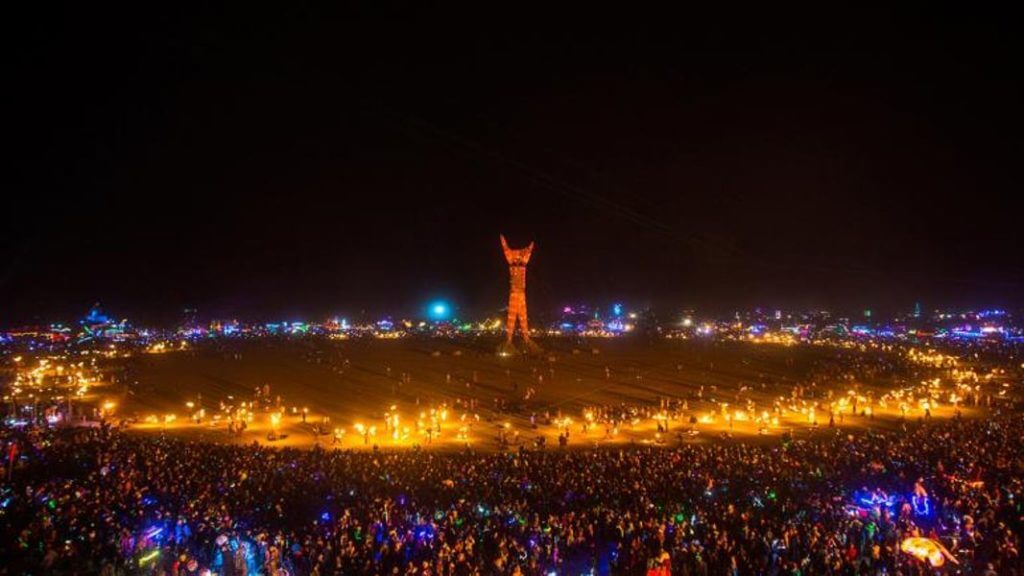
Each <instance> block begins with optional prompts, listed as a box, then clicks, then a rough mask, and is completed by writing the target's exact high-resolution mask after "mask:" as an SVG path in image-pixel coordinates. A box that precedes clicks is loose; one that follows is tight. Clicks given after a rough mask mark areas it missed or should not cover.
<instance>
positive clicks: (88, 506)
mask: <svg viewBox="0 0 1024 576" xmlns="http://www.w3.org/2000/svg"><path fill="white" fill-rule="evenodd" d="M2 434H3V440H4V446H5V457H6V456H8V455H9V454H10V446H11V444H12V443H16V444H17V447H18V449H17V450H18V451H17V454H16V455H15V462H16V465H15V466H13V469H12V470H10V474H11V480H9V481H8V480H6V479H5V482H4V483H3V484H2V486H3V491H2V494H0V506H2V507H0V526H2V528H0V530H2V531H3V539H2V540H0V557H2V558H3V561H2V562H0V573H5V574H96V573H99V574H170V575H173V576H179V575H193V574H195V575H198V574H221V575H253V574H270V575H278V574H321V575H322V574H381V575H384V574H418V575H459V576H464V575H471V574H494V575H504V574H544V575H546V574H550V573H557V574H572V575H577V574H590V573H594V574H602V573H613V574H647V573H652V572H653V573H659V574H667V573H669V572H671V573H672V574H683V575H694V576H704V575H718V574H727V575H740V574H765V575H794V576H795V575H810V574H832V575H840V574H870V575H881V574H886V575H895V574H903V575H915V574H932V573H935V572H937V571H941V572H942V573H947V574H957V573H962V574H982V575H985V576H990V575H995V574H1000V575H1015V574H1016V575H1020V574H1024V562H1022V560H1021V558H1020V536H1019V534H1020V529H1021V525H1022V522H1021V521H1022V514H1024V512H1022V499H1024V485H1022V484H1024V469H1022V468H1024V419H1022V418H1020V415H1019V414H1015V415H1012V416H1010V415H1003V416H999V415H996V416H993V417H991V418H989V419H986V420H960V419H955V420H949V421H945V422H940V421H930V422H918V423H912V424H910V425H909V427H908V428H907V430H905V431H903V430H894V431H889V432H869V433H860V434H858V435H856V436H850V435H848V434H847V433H846V432H841V431H837V430H827V431H825V430H823V431H820V432H819V433H816V434H815V435H812V436H807V435H804V436H801V437H798V438H786V439H782V440H779V439H775V440H771V441H765V442H758V443H739V442H729V443H719V444H690V445H683V446H680V447H678V448H656V447H643V448H638V447H629V448H621V449H619V448H604V449H597V450H587V449H560V448H557V447H555V448H547V449H538V450H525V449H520V450H519V451H517V452H505V453H473V452H462V453H443V452H428V451H419V450H407V451H374V452H368V451H363V452H353V451H340V450H323V449H316V450H293V449H275V448H269V447H262V446H246V447H239V446H229V445H217V444H209V443H196V442H189V441H185V440H180V439H172V438H163V437H158V436H144V435H134V434H126V433H123V432H121V431H118V430H116V429H109V428H101V429H79V430H65V431H52V430H22V431H17V432H15V431H12V430H4V431H3V433H2ZM912 496H917V497H918V498H917V499H916V500H915V499H912ZM912 504H913V505H912ZM908 536H924V537H929V538H933V539H935V540H937V541H939V542H941V543H942V544H943V545H944V546H945V547H946V548H947V549H948V551H949V553H950V555H951V557H952V559H951V560H950V561H948V562H947V563H946V565H945V566H944V567H942V568H941V569H935V568H933V567H930V566H928V565H927V564H926V563H925V562H923V561H922V560H919V559H917V558H915V557H912V556H909V555H907V554H905V553H901V552H900V551H899V543H900V542H901V541H902V539H903V538H905V537H908ZM953 559H955V562H956V563H954V560H953Z"/></svg>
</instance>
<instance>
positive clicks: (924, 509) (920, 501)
mask: <svg viewBox="0 0 1024 576" xmlns="http://www.w3.org/2000/svg"><path fill="white" fill-rule="evenodd" d="M910 503H911V504H913V506H914V513H915V514H917V515H918V516H927V515H928V514H929V513H931V504H930V503H929V502H928V496H918V495H916V494H915V495H913V496H911V497H910Z"/></svg>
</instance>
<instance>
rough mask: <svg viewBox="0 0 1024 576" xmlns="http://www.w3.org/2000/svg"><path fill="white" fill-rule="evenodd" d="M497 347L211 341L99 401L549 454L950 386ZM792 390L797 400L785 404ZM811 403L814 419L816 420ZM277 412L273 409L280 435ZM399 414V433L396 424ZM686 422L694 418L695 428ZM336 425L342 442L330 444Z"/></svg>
mask: <svg viewBox="0 0 1024 576" xmlns="http://www.w3.org/2000/svg"><path fill="white" fill-rule="evenodd" d="M496 343H497V341H495V340H492V339H465V340H449V339H427V338H423V339H418V338H411V337H410V338H403V339H396V340H385V339H350V340H328V339H322V338H309V339H280V340H274V339H269V340H252V341H245V340H232V341H219V342H217V341H211V342H205V343H202V344H199V345H196V346H194V347H193V348H192V349H189V350H185V351H175V352H168V353H164V354H145V355H141V356H138V357H134V358H130V359H124V360H122V361H121V362H122V364H120V365H119V366H118V372H117V374H116V383H115V384H113V385H111V386H109V387H108V388H107V390H106V391H105V393H107V394H108V396H109V397H110V398H111V400H112V401H115V402H116V403H117V405H118V408H117V413H116V418H118V419H120V418H127V419H131V420H134V421H135V423H134V424H132V425H131V426H132V427H133V428H134V429H136V430H138V431H140V432H144V433H168V434H180V435H185V436H188V437H194V438H202V439H204V440H207V441H217V442H238V443H242V442H245V443H248V442H253V441H257V442H270V440H269V439H268V434H270V432H271V431H272V430H276V432H277V433H278V434H277V435H278V436H280V438H278V439H275V440H273V443H274V444H275V445H281V446H312V445H314V444H320V445H322V446H324V447H328V448H330V447H343V448H369V447H371V446H373V445H378V446H379V447H380V448H382V449H383V448H391V447H412V446H420V447H423V448H428V449H430V448H433V449H437V448H449V449H457V448H462V447H465V446H467V445H469V446H472V447H473V448H475V449H494V448H498V447H499V443H498V438H499V437H500V436H504V437H505V438H506V439H508V440H509V442H510V443H511V445H512V446H513V447H514V446H516V445H518V444H524V445H532V444H533V442H534V441H535V440H536V439H537V438H539V437H542V436H543V437H544V438H545V439H546V442H547V446H549V447H550V446H557V439H558V435H559V434H560V433H561V432H563V431H565V429H566V428H568V430H569V433H570V435H569V437H570V441H569V445H570V446H592V445H595V444H616V443H647V444H651V443H656V444H666V445H676V444H677V443H678V442H681V441H685V442H704V441H709V440H712V439H716V440H717V439H723V440H727V439H728V438H729V437H736V438H747V439H756V438H765V439H771V438H775V439H777V438H778V437H780V436H781V435H783V434H786V433H787V432H788V433H790V434H793V435H798V434H810V433H824V432H823V431H824V430H826V429H827V428H829V426H828V422H829V414H828V412H823V411H822V408H821V407H822V406H825V405H827V402H825V404H821V403H820V402H823V401H825V399H826V398H827V397H828V394H829V391H831V394H832V398H833V399H835V398H839V397H842V396H844V395H848V394H849V392H850V391H851V390H854V389H856V391H857V394H870V395H873V396H874V398H876V399H877V398H879V397H880V396H881V395H882V394H883V393H884V392H886V391H888V390H893V389H897V388H900V387H906V386H909V385H912V384H915V383H919V382H920V381H921V380H922V379H926V378H927V379H931V378H933V377H941V376H943V371H941V370H938V369H930V368H925V367H921V366H916V365H910V364H908V363H906V361H905V360H904V359H902V358H899V357H897V356H896V355H895V354H893V353H887V352H881V351H875V350H868V351H856V350H845V349H838V348H832V347H824V346H806V345H805V346H782V345H768V344H749V343H742V342H712V341H699V340H657V341H651V342H648V341H641V340H630V339H593V340H589V341H586V342H579V341H577V342H573V341H569V340H565V339H554V340H547V341H541V345H542V346H543V348H544V352H543V353H542V354H539V355H534V356H505V357H502V356H499V355H497V354H496V353H495V349H496ZM812 383H813V384H812ZM265 386H269V390H270V395H269V398H267V397H265V398H264V401H263V402H262V404H259V403H258V404H257V405H256V406H255V407H254V408H253V409H252V412H253V414H252V417H251V419H250V421H249V422H248V425H247V428H246V430H245V431H244V432H242V433H230V432H229V431H228V426H227V422H228V416H227V412H225V411H224V408H228V407H235V408H237V407H238V406H240V405H241V403H243V402H246V403H247V402H250V401H252V400H253V399H254V398H255V391H256V389H257V388H260V389H263V388H264V387H265ZM796 386H801V387H802V388H803V391H802V397H801V398H800V399H799V400H790V399H791V397H792V395H793V391H794V387H796ZM278 397H280V400H278ZM779 398H784V399H785V400H784V402H785V403H786V404H787V405H788V406H790V407H797V406H803V407H804V410H803V411H800V410H787V411H783V412H782V413H780V414H778V416H777V417H776V418H775V420H776V421H775V422H773V423H771V424H767V421H770V420H771V418H770V417H769V418H764V419H763V420H762V422H758V421H757V420H758V419H759V416H761V415H762V414H765V412H770V415H775V414H776V413H774V412H771V411H772V409H773V405H774V402H775V401H776V400H777V399H779ZM665 401H673V402H675V404H674V405H675V407H676V408H677V410H676V413H677V419H673V420H671V421H669V422H667V424H668V429H667V431H665V432H664V433H662V434H659V433H658V431H657V427H658V419H657V418H655V415H656V414H657V413H659V412H661V406H662V402H665ZM684 401H685V403H686V405H685V408H682V407H681V405H682V403H683V402H684ZM278 402H279V404H278ZM187 403H192V405H191V406H188V405H187ZM268 404H269V406H268ZM815 404H817V405H818V412H817V413H816V414H813V415H812V414H809V413H808V411H807V409H808V407H809V406H813V405H815ZM597 406H606V407H617V408H620V409H621V408H622V407H626V409H635V410H636V416H634V417H631V418H630V419H629V421H628V422H622V423H620V424H619V426H618V427H617V430H616V429H612V428H611V427H610V426H605V425H603V424H594V425H591V426H589V427H588V430H586V431H585V432H584V430H583V426H584V423H585V422H586V418H585V410H590V409H592V408H593V407H597ZM200 408H202V409H203V410H204V417H203V418H202V420H201V422H198V423H197V422H194V421H192V420H191V419H190V417H189V415H190V414H194V413H195V412H196V411H198V410H199V409H200ZM304 409H305V411H306V414H305V419H304V420H303V414H302V412H303V410H304ZM431 410H433V413H432V412H431ZM916 411H917V410H916V406H914V407H913V410H912V412H911V413H909V414H908V415H907V417H908V418H918V417H922V416H923V412H922V414H916V413H915V412H916ZM963 411H964V413H965V415H971V414H974V413H976V412H977V411H976V410H971V409H967V408H964V409H963ZM953 412H954V410H953V408H952V407H951V406H948V405H946V406H941V407H936V408H934V409H933V410H931V413H932V415H933V416H934V417H949V416H951V415H952V414H953ZM274 413H277V414H280V417H279V420H277V422H276V425H275V424H274V423H273V418H272V414H274ZM442 413H443V416H442ZM388 414H390V416H386V415H388ZM169 415H173V417H171V418H168V416H169ZM395 415H397V421H398V426H397V427H389V425H390V424H393V423H394V418H395ZM215 416H217V418H214V417H215ZM691 416H692V417H694V418H700V421H699V422H698V423H697V424H692V423H691V422H690V417H691ZM900 416H901V414H900V412H899V411H898V410H897V409H896V408H895V406H889V407H888V410H886V409H883V408H881V407H878V406H876V407H875V409H874V415H873V417H871V418H868V417H866V416H863V415H861V414H854V413H853V411H852V410H850V411H843V413H842V415H838V414H837V416H836V417H835V427H836V428H837V429H849V430H851V431H853V430H856V429H866V428H869V427H885V426H895V425H898V422H899V418H900ZM386 418H387V419H388V420H387V423H386V422H385V419H386ZM531 418H532V422H531ZM564 418H569V419H570V420H571V421H567V420H564ZM813 421H816V422H818V425H817V426H814V425H813ZM534 423H535V424H536V426H534V425H533V424H534ZM438 427H439V428H440V432H437V429H438ZM316 428H320V430H321V432H324V434H320V435H318V434H317V433H316ZM691 428H692V429H693V430H694V431H695V432H694V433H690V432H689V430H690V429H691ZM371 429H373V433H372V435H371V432H370V431H371ZM427 429H430V430H432V432H430V433H429V434H428V433H427ZM336 430H340V431H341V434H343V435H342V436H340V438H339V439H338V440H335V431H336ZM360 430H362V431H363V432H362V433H360ZM815 430H816V431H815ZM681 433H683V434H681Z"/></svg>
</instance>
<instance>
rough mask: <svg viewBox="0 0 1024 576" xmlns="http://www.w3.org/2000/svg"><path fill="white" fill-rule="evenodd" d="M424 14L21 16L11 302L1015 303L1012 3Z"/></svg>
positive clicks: (171, 306) (406, 306) (224, 305)
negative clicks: (798, 14) (507, 298)
mask: <svg viewBox="0 0 1024 576" xmlns="http://www.w3.org/2000/svg"><path fill="white" fill-rule="evenodd" d="M143 4H145V3H143ZM623 9H625V8H623ZM163 10H173V11H172V12H164V11H163ZM434 16H436V18H434V19H431V20H426V19H422V18H420V17H418V16H413V15H409V14H404V13H399V12H395V13H392V14H364V13H359V12H357V11H351V12H348V13H337V14H331V15H322V14H313V13H311V12H308V11H305V12H301V13H298V14H279V13H271V12H251V13H250V12H238V11H229V10H226V9H225V10H220V9H217V8H211V7H209V5H206V6H204V7H200V6H194V7H183V6H177V5H175V7H174V8H170V7H168V6H162V7H159V8H157V7H136V8H132V9H128V10H127V11H125V9H124V8H118V9H116V10H115V9H104V8H97V7H96V6H92V5H89V6H85V5H83V6H80V7H78V8H74V7H72V8H68V9H66V10H65V11H64V12H62V13H57V12H55V11H54V10H52V9H49V8H48V13H46V14H42V13H35V14H25V15H23V16H19V17H18V18H12V20H11V24H12V26H13V27H14V28H16V29H17V30H18V32H17V34H16V35H15V36H14V44H15V48H14V49H13V51H12V53H11V54H12V55H13V60H14V65H13V67H12V69H11V73H10V75H9V77H8V80H9V82H6V84H7V89H6V90H5V92H7V94H8V95H13V96H14V98H13V104H9V105H8V116H9V118H8V119H9V122H7V123H6V124H8V128H7V130H5V132H7V136H8V142H9V143H13V146H12V148H13V153H12V152H11V151H9V152H8V153H7V155H6V156H7V158H8V160H9V161H10V162H11V168H10V169H9V170H8V171H7V173H6V175H5V176H6V177H5V180H6V183H5V185H4V188H5V189H6V192H5V193H4V198H5V204H7V206H6V209H5V210H4V215H3V220H4V228H5V231H4V233H3V239H2V241H0V325H9V324H12V323H18V322H32V321H40V320H50V319H56V318H62V317H63V318H73V317H77V316H78V315H79V314H81V313H82V312H84V310H85V309H86V308H88V306H89V305H90V304H91V303H92V302H94V301H101V302H103V303H104V305H105V307H106V308H107V309H109V310H110V311H111V312H113V313H115V314H117V315H130V316H132V317H135V318H138V319H140V320H148V321H160V320H166V319H174V318H175V317H176V315H177V314H178V313H179V312H180V310H181V309H182V308H184V307H186V306H193V307H198V308H199V309H200V312H201V313H202V314H204V315H206V316H221V315H234V316H240V317H245V318H268V317H282V316H288V317H299V316H303V317H307V318H319V317H322V316H323V315H325V314H329V313H335V312H338V313H343V314H355V313H357V312H358V311H360V310H367V311H369V312H373V313H376V312H378V311H382V310H389V311H393V312H403V311H408V310H414V309H416V307H418V306H420V305H422V304H423V303H424V302H425V301H426V300H427V299H429V298H431V297H434V296H442V297H447V298H451V299H453V300H454V301H455V302H456V303H457V304H458V305H459V306H460V307H461V308H462V309H463V311H465V312H468V313H488V312H492V311H494V310H497V309H499V308H500V307H502V305H503V304H504V290H505V289H506V283H507V275H506V272H505V270H504V268H503V266H504V263H503V261H502V256H501V252H500V249H499V244H498V234H499V232H504V233H506V234H507V235H508V237H509V239H510V241H511V242H512V243H513V244H524V243H525V242H527V241H529V240H535V241H536V243H537V248H536V250H535V252H534V259H533V262H531V269H530V275H529V288H530V299H531V304H532V306H534V310H545V309H551V308H554V307H556V306H559V305H561V304H562V303H563V302H566V301H569V300H573V301H591V302H594V303H604V302H607V301H609V300H613V299H614V300H622V301H625V302H628V303H632V304H634V305H647V304H651V305H655V306H657V307H659V308H663V309H680V308H685V307H698V308H703V309H712V308H713V309H728V308H730V307H734V306H736V307H738V306H756V305H761V306H767V307H772V308H774V307H777V306H798V307H805V306H831V307H839V308H848V309H860V308H862V307H871V308H876V309H886V308H909V307H910V306H912V303H913V302H914V301H916V300H920V301H923V302H924V303H925V304H926V306H932V305H934V306H940V305H970V304H977V305H1007V306H1016V305H1020V304H1022V300H1024V296H1022V295H1024V257H1022V256H1021V254H1022V252H1024V250H1022V241H1021V232H1020V224H1021V211H1020V209H1019V208H1016V205H1017V204H1019V203H1020V201H1019V200H1018V199H1017V197H1019V196H1020V194H1021V192H1022V190H1024V187H1022V186H1021V184H1022V181H1021V180H1022V179H1021V173H1020V169H1021V158H1022V152H1024V149H1022V145H1021V135H1022V127H1024V123H1022V113H1021V105H1022V102H1024V99H1022V90H1021V88H1022V86H1021V77H1022V75H1021V73H1020V66H1019V61H1017V60H1015V59H1014V58H1015V57H1014V54H1015V52H1016V51H1017V49H1018V48H1019V46H1016V45H1014V44H1015V43H1017V41H1016V40H1015V38H1014V36H1013V34H1012V32H1013V31H1012V30H1011V29H1010V26H1009V24H1010V22H1011V20H1009V19H1006V18H1002V17H1000V15H997V14H991V15H984V16H980V17H973V16H971V17H965V16H964V15H962V14H938V15H935V14H929V15H927V17H917V16H915V18H911V19H909V20H908V21H909V22H912V24H908V23H907V22H908V21H904V20H901V19H900V18H897V17H895V16H893V17H892V18H891V19H889V16H890V15H878V14H870V15H861V16H860V18H859V19H857V20H854V21H852V22H850V21H847V20H846V19H845V15H842V14H824V15H821V16H822V17H823V18H824V21H823V22H811V21H806V24H805V23H803V22H799V23H795V24H792V23H791V25H790V26H789V27H787V28H777V27H774V25H769V24H768V23H763V24H764V26H761V23H759V22H757V20H756V19H754V22H753V24H752V25H749V26H748V27H747V28H744V29H742V30H735V29H733V27H732V25H731V24H729V23H728V22H723V21H721V20H715V21H712V22H711V23H709V24H708V25H706V26H705V25H704V23H702V22H700V21H688V22H686V23H685V24H680V26H678V27H676V26H672V25H669V26H658V28H664V29H662V30H653V29H652V28H651V27H649V26H646V25H645V24H644V22H645V21H646V22H657V21H658V20H659V17H658V16H656V15H652V14H648V15H636V17H635V18H634V20H636V21H639V22H640V23H639V24H636V25H634V23H632V22H631V23H626V22H619V23H617V24H616V25H615V26H614V27H611V26H602V27H596V26H595V27H592V26H589V25H584V24H582V23H577V25H576V26H563V25H556V24H550V25H539V24H537V23H536V21H533V22H532V23H530V24H522V25H519V24H517V23H513V22H512V21H511V19H510V18H506V15H504V14H500V13H496V14H486V15H483V14H478V15H474V16H476V17H477V19H476V21H475V22H472V23H466V24H463V23H462V22H457V21H454V20H451V19H448V18H443V17H440V15H434ZM811 19H812V20H813V15H812V18H811ZM837 20H844V21H847V23H848V24H849V25H848V26H844V29H843V30H838V29H833V28H832V26H833V24H831V23H830V22H834V21H837ZM437 21H443V23H442V24H439V23H436V22H437ZM862 23H863V25H862ZM875 23H878V24H879V26H880V30H874V29H872V28H870V27H868V24H875ZM747 30H752V31H756V34H755V35H754V36H753V37H750V36H748V35H747V34H746V31H747ZM808 30H813V33H812V34H810V35H808V32H807V31H808ZM694 35H698V36H699V38H698V40H699V41H698V42H694V41H693V40H694V39H693V37H692V36H694ZM731 35H735V36H746V38H745V39H746V40H748V41H747V42H743V43H742V45H741V43H738V42H736V43H734V42H732V41H731V39H730V38H731ZM697 44H700V46H699V47H698V46H697ZM698 48H699V49H698Z"/></svg>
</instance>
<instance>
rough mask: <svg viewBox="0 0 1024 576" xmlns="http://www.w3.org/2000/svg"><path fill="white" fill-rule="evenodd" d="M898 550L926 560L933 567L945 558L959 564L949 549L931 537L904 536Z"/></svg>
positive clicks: (941, 563) (923, 560)
mask: <svg viewBox="0 0 1024 576" xmlns="http://www.w3.org/2000/svg"><path fill="white" fill-rule="evenodd" d="M900 550H902V551H903V552H905V553H907V554H910V555H911V556H913V557H914V558H917V559H918V560H920V561H922V562H928V563H929V564H931V565H932V566H934V567H935V568H938V567H939V566H942V565H943V564H945V563H946V559H949V561H950V562H952V563H954V564H959V562H957V561H956V558H954V557H953V555H952V554H950V553H949V550H946V547H945V546H943V545H942V544H940V543H938V542H936V541H935V540H932V539H931V538H921V537H919V536H914V537H911V538H906V539H904V540H903V542H901V543H900Z"/></svg>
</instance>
